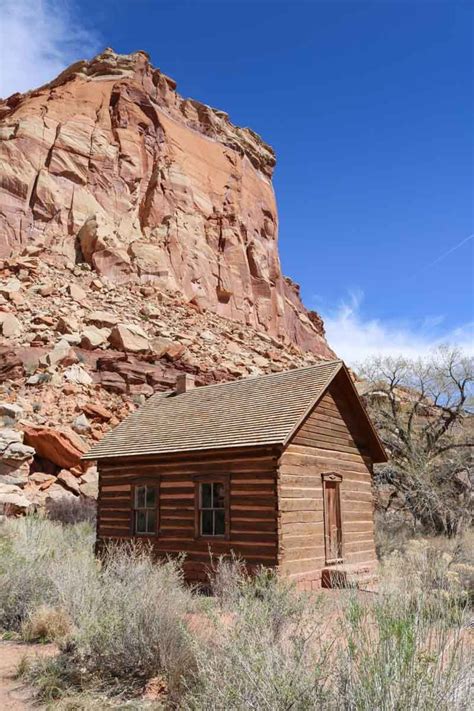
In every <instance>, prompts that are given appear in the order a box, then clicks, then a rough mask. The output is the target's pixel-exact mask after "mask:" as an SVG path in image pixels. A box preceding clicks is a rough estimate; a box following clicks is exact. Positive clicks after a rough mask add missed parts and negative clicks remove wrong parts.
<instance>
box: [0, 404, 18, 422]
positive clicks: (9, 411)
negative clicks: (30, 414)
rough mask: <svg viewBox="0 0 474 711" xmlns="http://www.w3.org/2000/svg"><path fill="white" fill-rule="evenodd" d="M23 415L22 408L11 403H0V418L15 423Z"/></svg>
mask: <svg viewBox="0 0 474 711" xmlns="http://www.w3.org/2000/svg"><path fill="white" fill-rule="evenodd" d="M22 415H23V408H22V407H20V405H16V404H14V403H12V402H0V417H6V418H8V419H10V420H14V421H15V422H16V421H17V420H19V419H20V417H21V416H22Z"/></svg>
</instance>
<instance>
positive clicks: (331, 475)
mask: <svg viewBox="0 0 474 711" xmlns="http://www.w3.org/2000/svg"><path fill="white" fill-rule="evenodd" d="M321 478H322V488H323V514H324V559H325V562H326V565H337V564H338V563H343V562H344V528H343V515H342V497H341V484H342V476H341V474H337V473H336V472H327V473H325V474H322V475H321ZM327 482H330V483H332V484H336V487H335V490H336V497H337V499H336V500H337V508H338V513H339V532H340V533H339V537H340V542H339V545H340V549H341V550H340V553H341V554H340V556H338V557H334V556H333V555H331V551H330V550H329V545H330V538H329V535H328V532H329V520H328V519H329V512H328V505H327V495H326V483H327Z"/></svg>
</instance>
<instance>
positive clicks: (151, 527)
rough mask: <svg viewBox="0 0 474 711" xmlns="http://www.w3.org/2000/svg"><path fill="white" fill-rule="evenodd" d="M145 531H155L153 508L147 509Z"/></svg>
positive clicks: (154, 512)
mask: <svg viewBox="0 0 474 711" xmlns="http://www.w3.org/2000/svg"><path fill="white" fill-rule="evenodd" d="M146 531H147V533H155V531H156V511H155V509H149V510H148V511H147V527H146Z"/></svg>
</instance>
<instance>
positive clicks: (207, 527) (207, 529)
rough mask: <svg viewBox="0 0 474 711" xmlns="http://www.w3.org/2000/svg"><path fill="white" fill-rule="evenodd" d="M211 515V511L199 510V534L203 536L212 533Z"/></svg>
mask: <svg viewBox="0 0 474 711" xmlns="http://www.w3.org/2000/svg"><path fill="white" fill-rule="evenodd" d="M212 515H213V512H212V511H201V534H202V535H203V536H212V535H213V533H214V531H213V526H212Z"/></svg>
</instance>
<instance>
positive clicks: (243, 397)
mask: <svg viewBox="0 0 474 711" xmlns="http://www.w3.org/2000/svg"><path fill="white" fill-rule="evenodd" d="M341 368H344V365H343V363H342V361H340V360H334V361H323V362H321V363H318V364H317V365H313V366H309V367H307V368H299V369H296V370H289V371H286V372H282V373H272V374H270V375H262V376H257V377H250V378H244V379H241V380H235V381H232V382H230V383H222V384H218V385H208V386H206V387H198V388H193V389H191V390H188V391H187V392H185V393H182V394H179V395H176V394H175V393H174V392H166V393H157V394H156V395H152V396H151V397H150V398H149V399H148V400H147V401H146V403H145V404H144V405H142V407H140V408H139V409H138V410H137V411H136V412H135V413H133V414H132V415H130V416H129V417H127V419H125V420H124V421H123V422H122V423H121V424H120V425H118V427H116V428H115V429H114V430H112V431H111V432H109V433H108V434H107V435H106V437H104V439H103V440H101V441H100V442H98V443H97V444H96V445H94V446H93V447H92V449H91V450H90V451H89V452H88V453H87V454H86V455H85V457H84V459H104V458H109V457H133V456H140V455H150V454H166V453H175V452H187V451H196V450H204V449H218V448H219V449H220V448H226V447H251V446H260V445H262V446H263V445H277V444H281V445H283V444H285V443H286V442H287V441H288V439H289V438H290V437H291V435H292V434H293V432H294V431H295V429H296V428H297V427H298V425H299V424H300V423H301V421H302V420H303V418H304V417H305V415H306V414H307V413H308V411H309V410H310V409H311V408H312V407H313V405H314V404H315V402H316V401H317V400H318V399H319V397H320V396H321V395H322V394H323V393H324V391H325V390H326V388H327V386H328V385H329V383H330V382H331V381H332V380H333V378H334V376H335V375H336V373H338V372H339V370H340V369H341Z"/></svg>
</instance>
